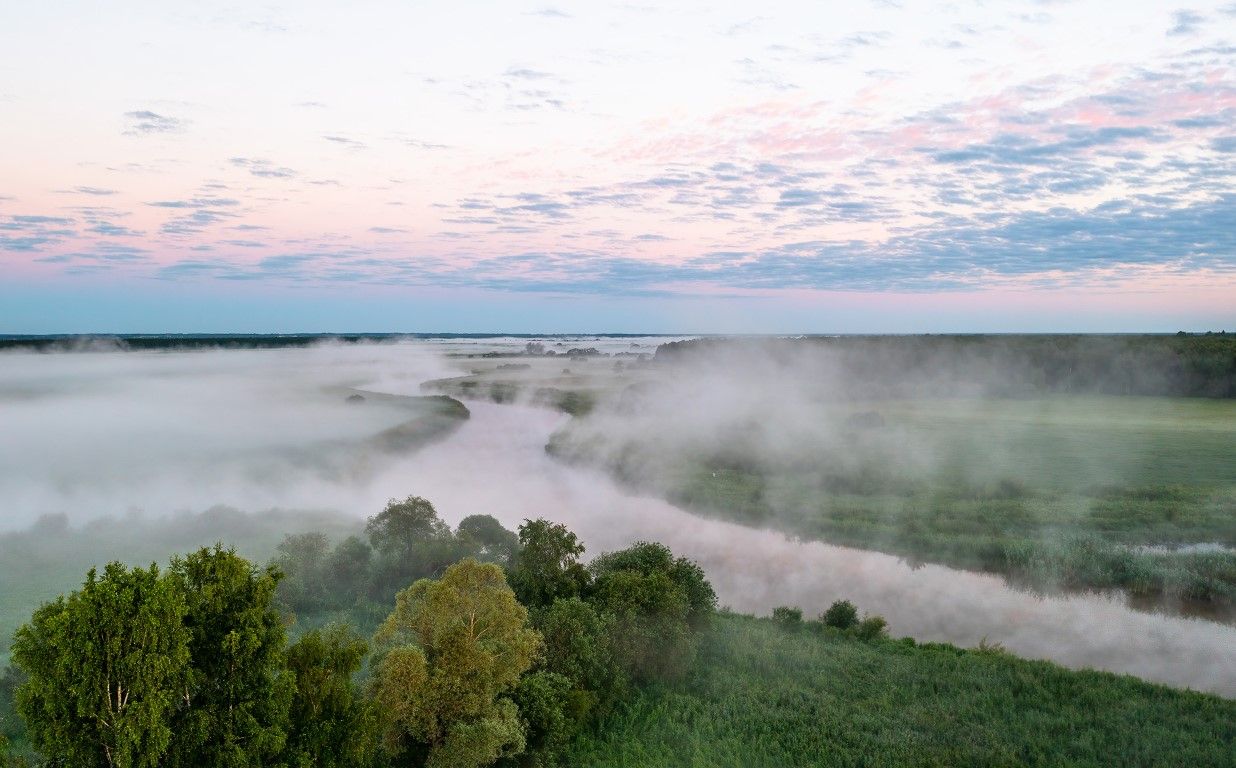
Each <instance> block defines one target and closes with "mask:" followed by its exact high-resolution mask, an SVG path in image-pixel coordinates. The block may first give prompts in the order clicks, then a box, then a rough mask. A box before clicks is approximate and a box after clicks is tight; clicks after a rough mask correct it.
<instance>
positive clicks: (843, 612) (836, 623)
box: [820, 600, 858, 630]
mask: <svg viewBox="0 0 1236 768" xmlns="http://www.w3.org/2000/svg"><path fill="white" fill-rule="evenodd" d="M820 621H822V622H824V626H826V627H832V628H834V629H841V630H846V629H850V628H851V627H853V626H855V625H857V624H858V606H856V605H854V603H851V602H850V601H849V600H837V601H836V602H834V603H833V604H832V605H830V606H828V610H827V611H825V612H824V613H823V615H821V616H820Z"/></svg>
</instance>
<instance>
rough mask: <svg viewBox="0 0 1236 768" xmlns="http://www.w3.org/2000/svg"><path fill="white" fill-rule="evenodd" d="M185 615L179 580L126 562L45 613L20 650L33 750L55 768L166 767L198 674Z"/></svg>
mask: <svg viewBox="0 0 1236 768" xmlns="http://www.w3.org/2000/svg"><path fill="white" fill-rule="evenodd" d="M185 613H186V605H185V601H184V596H183V593H182V592H181V590H180V589H179V588H178V584H177V582H176V581H175V580H174V579H170V578H168V577H165V576H161V575H160V574H159V569H158V567H157V566H155V565H151V566H150V568H149V569H143V568H134V569H132V570H128V569H126V568H125V566H123V565H121V564H120V563H111V564H109V565H108V566H107V567H106V568H105V569H104V571H103V576H102V577H101V578H100V577H99V576H98V575H97V573H96V572H95V570H94V569H91V571H90V573H89V575H88V576H87V577H86V582H85V583H84V584H83V585H82V588H81V590H80V591H77V592H73V593H72V594H70V595H69V596H68V597H67V598H65V597H63V596H61V597H59V598H57V599H56V601H55V602H53V603H48V604H47V605H44V606H43V607H41V608H39V610H37V611H36V612H35V613H34V616H33V617H32V618H31V620H30V623H29V624H26V625H25V626H23V627H21V628H20V629H19V630H18V631H17V634H16V637H15V640H14V643H13V649H12V653H13V660H14V662H15V663H16V664H17V666H19V667H20V668H21V669H22V670H23V671H24V672H25V673H26V674H27V675H29V678H28V679H27V681H26V682H25V683H24V684H22V686H21V687H20V688H19V689H18V694H17V707H18V711H19V712H20V713H21V716H22V718H23V719H24V720H25V721H26V726H27V732H28V734H29V738H30V742H31V744H32V745H33V746H34V748H35V749H36V750H38V751H39V752H40V753H42V755H43V756H44V757H45V758H46V759H47V760H49V761H50V762H51V763H52V764H61V765H72V766H116V767H117V768H142V767H144V766H152V767H153V766H158V765H162V764H163V762H162V757H163V755H164V753H165V752H166V751H167V749H168V746H169V745H170V744H171V742H172V737H173V726H172V716H173V711H174V708H175V707H176V706H177V702H178V701H179V700H180V697H181V695H182V693H183V691H184V690H185V684H186V680H187V679H188V675H189V642H190V637H189V632H188V630H187V629H186V627H185V625H184V623H183V619H184V616H185Z"/></svg>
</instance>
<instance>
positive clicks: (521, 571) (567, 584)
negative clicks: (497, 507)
mask: <svg viewBox="0 0 1236 768" xmlns="http://www.w3.org/2000/svg"><path fill="white" fill-rule="evenodd" d="M519 543H520V547H521V548H520V550H519V557H518V558H517V559H516V561H515V565H514V567H512V568H511V575H510V578H511V588H512V589H514V590H515V595H516V596H517V597H518V598H519V601H520V602H521V603H523V604H524V605H527V606H529V607H543V606H547V605H551V604H552V603H553V602H554V601H555V600H557V599H559V598H568V597H577V596H579V595H580V594H582V593H583V591H584V588H585V587H586V586H587V584H588V571H587V569H585V568H584V566H583V565H582V564H581V563H580V561H579V558H580V555H582V554H583V553H584V545H583V544H581V543H580V542H579V539H578V538H576V536H575V534H574V533H572V532H571V531H570V530H568V529H567V527H566V526H565V525H562V524H560V523H551V522H549V521H548V520H526V521H524V524H523V525H521V526H519Z"/></svg>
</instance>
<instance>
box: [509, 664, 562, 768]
mask: <svg viewBox="0 0 1236 768" xmlns="http://www.w3.org/2000/svg"><path fill="white" fill-rule="evenodd" d="M570 693H571V681H570V680H568V679H566V678H565V677H563V676H562V675H559V674H556V673H554V672H546V671H544V670H541V671H538V672H530V673H528V674H526V675H524V676H523V677H521V678H520V679H519V683H518V684H517V685H516V686H515V690H514V691H512V692H511V694H510V695H511V700H512V701H513V702H515V706H516V707H517V708H518V709H519V717H520V721H521V722H522V723H523V729H524V733H525V734H526V741H527V744H526V747H525V749H524V752H523V754H522V755H519V756H518V757H515V758H513V760H512V762H515V763H517V764H518V765H521V766H553V765H557V764H558V755H559V754H560V753H561V752H562V750H563V749H565V748H566V745H567V742H568V741H569V740H570V738H571V734H572V732H573V731H574V730H575V722H574V720H573V719H572V718H571V716H570V714H569V712H568V710H569V699H570Z"/></svg>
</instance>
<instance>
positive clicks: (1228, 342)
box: [655, 331, 1236, 399]
mask: <svg viewBox="0 0 1236 768" xmlns="http://www.w3.org/2000/svg"><path fill="white" fill-rule="evenodd" d="M655 359H656V361H657V362H658V363H671V364H685V363H696V362H703V363H705V364H707V361H709V360H712V361H718V360H721V361H724V362H725V364H727V365H729V366H735V365H740V366H742V367H743V368H745V369H747V370H759V369H760V366H761V365H764V366H767V367H769V368H770V369H782V370H786V369H796V368H800V367H803V366H808V367H810V366H814V367H815V369H816V370H827V371H836V372H837V373H838V374H840V375H839V376H838V377H837V378H838V381H837V382H834V384H835V385H836V386H838V387H839V388H840V391H839V394H843V395H851V396H854V397H856V398H864V399H870V398H876V397H906V396H911V395H914V396H950V395H953V394H955V393H957V392H958V391H966V389H967V388H966V385H967V384H972V385H973V387H972V388H971V391H977V392H981V394H984V395H988V396H994V397H1019V396H1034V395H1042V394H1044V393H1069V394H1096V395H1100V394H1101V395H1140V396H1154V397H1210V398H1231V397H1236V334H1229V333H1225V332H1222V331H1221V332H1218V333H1205V334H1186V333H1178V334H1174V335H1151V334H1146V335H1115V334H1113V335H1088V334H1087V335H1082V334H1076V335H1007V336H1006V335H939V336H937V335H924V336H831V337H823V336H820V337H815V336H804V337H798V338H777V339H773V338H760V339H756V338H736V339H720V338H701V339H692V340H689V341H678V342H671V343H667V344H663V345H661V346H660V347H658V348H657V353H656V358H655ZM834 391H836V390H834Z"/></svg>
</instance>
